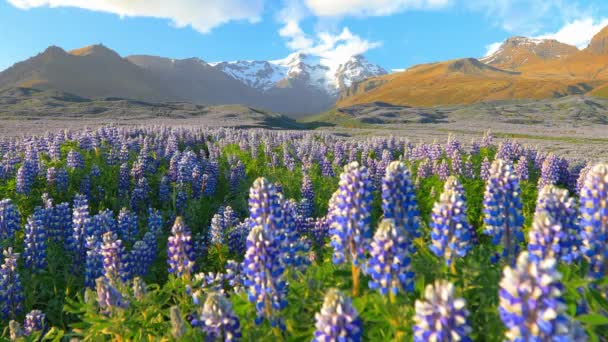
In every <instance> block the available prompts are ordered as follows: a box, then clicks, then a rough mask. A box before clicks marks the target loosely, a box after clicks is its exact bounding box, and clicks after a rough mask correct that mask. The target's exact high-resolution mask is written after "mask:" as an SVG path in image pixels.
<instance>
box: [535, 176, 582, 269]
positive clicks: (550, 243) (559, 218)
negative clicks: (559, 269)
mask: <svg viewBox="0 0 608 342" xmlns="http://www.w3.org/2000/svg"><path fill="white" fill-rule="evenodd" d="M577 216H578V210H577V208H576V204H575V201H574V199H573V198H571V197H569V195H568V190H565V189H559V188H557V187H555V186H552V185H548V186H545V187H544V188H543V189H542V190H541V191H540V192H539V194H538V199H537V202H536V212H535V214H534V221H533V224H532V229H531V230H530V231H529V233H528V252H529V253H530V254H531V255H532V256H535V257H537V258H538V259H544V258H545V257H547V256H549V257H552V258H555V259H557V260H562V261H564V262H566V263H571V262H573V261H575V260H577V259H578V258H579V257H580V232H579V230H580V229H579V226H578V217H577Z"/></svg>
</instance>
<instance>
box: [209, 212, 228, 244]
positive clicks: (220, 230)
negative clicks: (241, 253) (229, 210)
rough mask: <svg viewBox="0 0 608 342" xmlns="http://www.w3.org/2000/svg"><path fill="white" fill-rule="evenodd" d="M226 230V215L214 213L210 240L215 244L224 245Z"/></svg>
mask: <svg viewBox="0 0 608 342" xmlns="http://www.w3.org/2000/svg"><path fill="white" fill-rule="evenodd" d="M225 230H226V226H225V224H224V215H222V214H215V215H213V217H212V218H211V227H210V228H209V240H210V241H211V243H212V244H214V245H222V244H223V243H224V233H225Z"/></svg>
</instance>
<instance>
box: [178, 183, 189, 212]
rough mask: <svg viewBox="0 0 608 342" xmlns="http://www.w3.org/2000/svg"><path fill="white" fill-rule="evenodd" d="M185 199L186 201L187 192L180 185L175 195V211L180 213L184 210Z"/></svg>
mask: <svg viewBox="0 0 608 342" xmlns="http://www.w3.org/2000/svg"><path fill="white" fill-rule="evenodd" d="M186 201H188V194H187V193H186V191H184V189H182V188H181V187H180V189H179V190H178V191H177V195H176V196H175V211H176V212H177V213H179V214H181V213H183V212H184V211H185V210H186Z"/></svg>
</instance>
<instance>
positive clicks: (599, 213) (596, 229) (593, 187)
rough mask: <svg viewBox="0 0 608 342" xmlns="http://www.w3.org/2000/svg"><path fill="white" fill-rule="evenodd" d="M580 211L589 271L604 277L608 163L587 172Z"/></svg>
mask: <svg viewBox="0 0 608 342" xmlns="http://www.w3.org/2000/svg"><path fill="white" fill-rule="evenodd" d="M580 211H581V216H580V227H581V237H582V246H581V250H582V253H583V257H584V258H585V259H587V261H588V262H589V264H590V269H589V275H590V276H591V277H593V278H594V279H601V278H602V277H604V276H605V275H606V274H607V273H608V164H597V165H595V166H594V167H593V168H592V169H591V170H589V172H587V175H586V178H585V183H584V185H583V188H582V189H581V208H580Z"/></svg>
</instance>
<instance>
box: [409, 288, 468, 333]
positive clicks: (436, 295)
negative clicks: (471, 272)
mask: <svg viewBox="0 0 608 342" xmlns="http://www.w3.org/2000/svg"><path fill="white" fill-rule="evenodd" d="M415 307H416V314H415V316H414V328H413V329H414V341H415V342H426V341H465V342H466V341H471V338H469V336H468V334H469V333H470V332H471V327H470V326H469V325H468V323H467V317H468V316H469V312H468V311H467V309H466V302H465V300H464V299H463V298H456V297H455V295H454V285H453V284H452V283H450V282H448V281H445V280H438V281H436V282H435V283H434V284H429V285H427V286H426V288H425V290H424V300H416V304H415Z"/></svg>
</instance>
